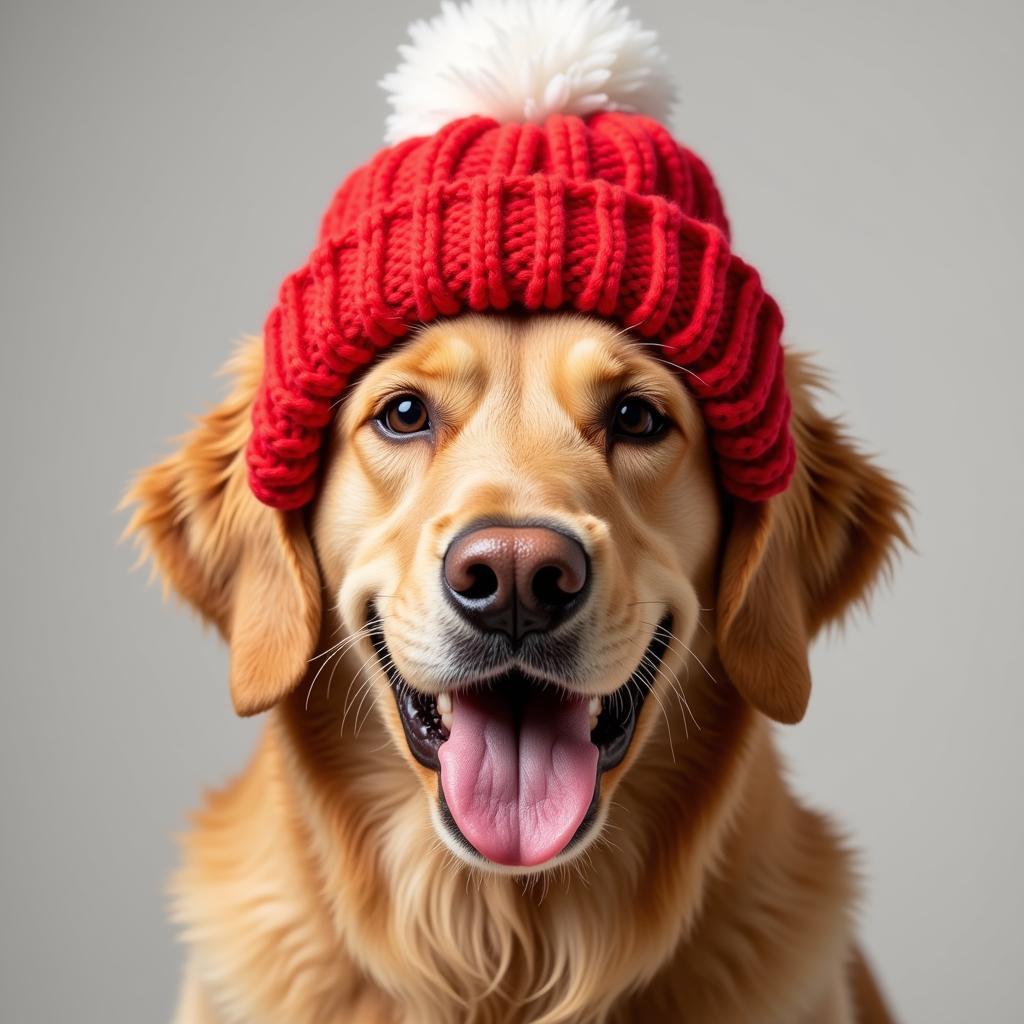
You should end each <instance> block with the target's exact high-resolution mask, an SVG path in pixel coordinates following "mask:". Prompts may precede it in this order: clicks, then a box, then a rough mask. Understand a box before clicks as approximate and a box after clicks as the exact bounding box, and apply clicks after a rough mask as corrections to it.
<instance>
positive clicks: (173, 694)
mask: <svg viewBox="0 0 1024 1024" xmlns="http://www.w3.org/2000/svg"><path fill="white" fill-rule="evenodd" d="M433 9H434V4H433V2H429V3H428V2H427V0H421V2H415V3H413V2H404V3H392V2H389V3H387V4H384V3H380V2H378V3H359V4H348V3H339V2H334V3H330V4H328V3H321V4H307V3H291V4H284V3H274V4H271V3H264V2H259V3H256V2H245V3H242V2H232V3H198V2H194V0H189V2H175V3H161V4H153V3H139V2H126V3H120V4H119V3H112V2H104V3H92V4H86V3H79V4H72V3H62V4H57V3H47V2H29V0H17V2H15V3H12V2H11V0H5V2H4V4H3V10H2V15H0V47H2V54H0V77H2V86H0V111H2V112H0V117H2V134H0V140H2V150H3V157H2V167H0V173H2V193H0V203H2V220H0V223H2V257H0V258H2V272H0V291H2V314H3V326H2V328H0V359H2V363H0V366H2V375H0V379H2V389H3V391H2V400H0V438H2V446H3V447H2V452H3V454H2V481H3V503H2V506H0V508H2V517H3V519H2V529H0V545H2V558H3V562H2V565H3V573H2V577H3V580H2V601H3V605H2V615H0V629H2V631H3V632H2V637H3V645H2V658H0V664H2V666H3V667H2V671H3V675H4V678H3V683H2V686H0V702H2V704H0V712H2V713H0V731H2V735H0V793H2V822H3V826H2V872H0V887H2V889H0V900H2V902H0V929H2V932H0V1000H2V1003H0V1015H2V1017H3V1019H4V1020H10V1021H12V1022H13V1021H17V1022H22V1021H63V1020H71V1019H74V1020H83V1021H104V1022H109V1021H118V1022H120V1021H124V1022H135V1021H159V1020H162V1019H165V1018H166V1017H167V1016H168V1014H169V1011H170V1008H171V1006H172V1003H173V999H174V995H175V989H176V985H177V979H178V970H179V961H180V952H179V950H178V949H177V948H176V947H175V945H174V938H173V933H172V930H171V929H170V927H169V926H168V925H167V924H166V923H165V919H164V912H163V907H162V903H163V895H162V887H163V884H164V880H165V877H166V876H167V874H168V872H169V870H170V868H171V866H172V864H173V861H174V846H173V839H172V836H173V833H174V832H175V831H176V830H178V829H179V828H180V827H181V826H182V825H183V823H184V821H185V815H186V813H187V809H188V808H190V807H192V806H194V805H195V804H196V803H197V800H198V796H199V793H200V790H201V787H202V786H203V785H206V784H214V783H217V782H218V781H220V780H223V779H224V778H225V777H226V776H227V775H228V774H230V773H231V772H233V771H235V770H237V769H238V768H239V767H240V766H241V765H242V763H243V760H244V758H245V756H246V753H247V751H248V750H249V749H250V748H251V746H252V743H253V740H254V737H255V735H256V730H257V729H258V728H259V722H258V721H247V722H243V721H239V720H236V719H235V717H234V716H233V714H232V712H231V710H230V707H229V703H228V696H227V687H226V683H225V655H224V652H223V651H222V650H221V648H220V647H219V645H218V643H217V642H216V639H215V637H214V636H213V635H212V634H210V633H204V632H203V631H202V630H201V629H200V627H199V625H198V623H197V621H196V620H195V619H194V617H192V616H191V615H189V614H187V613H185V612H183V611H181V610H179V609H176V608H174V607H173V606H170V607H164V606H163V605H162V602H161V599H160V592H159V589H158V588H155V587H154V588H150V589H149V590H147V589H146V588H145V586H144V584H145V579H144V576H143V575H142V574H136V575H134V576H132V575H129V571H128V570H129V566H130V564H131V562H132V560H133V556H132V553H131V552H130V550H128V549H126V548H124V547H118V546H117V543H116V539H117V535H118V532H119V530H120V528H121V526H123V517H120V518H119V517H117V516H115V514H114V506H115V504H116V502H117V500H118V497H119V494H120V492H121V490H122V488H123V486H124V485H125V483H126V481H127V480H128V478H129V475H130V474H131V473H132V471H133V470H135V469H136V468H138V467H141V466H143V465H145V464H147V463H148V462H150V461H152V460H153V459H155V458H156V457H157V456H159V455H160V454H162V453H163V452H165V451H166V450H167V448H166V443H165V442H166V439H167V438H169V437H171V436H173V435H175V434H177V433H179V432H180V431H181V430H182V429H183V428H184V427H185V426H186V425H187V414H190V413H195V412H199V411H201V410H202V409H203V408H204V407H206V406H207V405H208V404H210V403H212V402H214V401H215V400H216V399H217V398H218V396H219V394H220V393H221V387H222V385H221V384H219V383H218V382H216V381H215V380H214V379H213V376H212V375H213V373H214V371H215V370H216V369H217V368H218V367H219V366H220V364H221V363H222V362H223V360H224V359H225V357H226V356H227V354H228V352H229V350H230V347H231V343H232V339H233V338H234V337H236V336H238V335H239V334H240V333H242V332H245V331H258V330H259V329H260V327H261V324H262V320H263V317H264V315H265V314H266V311H267V310H268V308H269V307H270V305H271V304H272V302H273V299H274V296H275V292H276V288H277V285H278V283H279V281H280V279H281V278H282V276H283V275H284V274H285V273H286V272H287V271H289V270H290V269H292V268H294V267H295V266H297V265H298V264H300V263H301V262H302V261H303V260H304V258H305V255H306V253H307V251H308V249H309V247H310V244H311V242H312V239H313V235H314V230H315V227H316V224H317V220H318V218H319V215H320V213H321V210H322V208H323V207H324V205H325V204H326V202H327V199H328V197H329V196H330V194H331V191H332V189H333V188H334V186H335V185H336V184H337V183H338V182H339V181H340V180H341V178H342V176H343V175H344V174H345V172H346V171H347V170H348V169H350V168H351V167H353V166H354V165H355V164H356V163H357V162H359V161H361V160H362V159H365V158H366V157H367V156H368V155H370V154H371V153H372V152H373V151H374V150H375V149H376V148H377V147H378V145H379V141H380V137H381V132H382V126H383V120H384V115H385V104H384V101H383V98H382V96H381V94H380V92H379V91H378V90H377V88H376V87H375V84H374V83H375V81H376V80H377V78H378V77H379V76H380V75H381V74H383V73H384V72H386V71H387V70H389V69H390V67H391V66H392V65H393V64H394V62H395V46H396V44H397V43H398V42H399V41H400V40H401V39H402V38H403V34H404V26H405V24H406V22H407V20H408V19H409V17H410V16H412V15H413V14H420V15H422V14H430V13H433ZM633 9H634V11H635V12H636V13H637V14H639V15H640V16H641V17H642V18H643V19H644V21H645V22H646V23H647V24H648V25H649V26H651V27H654V28H657V29H658V30H659V31H660V32H661V34H662V38H663V42H664V44H665V45H666V47H667V48H668V49H669V51H670V52H671V54H672V55H673V57H674V59H675V62H676V64H677V80H678V84H679V87H680V91H681V94H682V97H683V102H682V104H681V106H680V108H679V111H678V114H677V117H676V121H675V127H676V129H677V131H678V133H679V135H680V137H681V138H683V139H685V140H686V141H687V142H688V143H689V144H690V145H692V146H693V147H694V148H696V149H697V150H698V151H699V152H701V153H703V154H704V155H705V156H706V157H707V158H708V159H709V161H710V163H711V165H712V167H713V168H714V169H715V172H716V174H717V176H718V180H719V183H720V185H721V187H722V189H723V191H724V194H725V197H726V201H727V204H728V207H729V211H730V214H731V217H732V221H733V225H734V228H735V236H736V244H737V248H738V249H739V251H740V252H741V253H742V254H744V255H746V256H749V257H750V258H751V259H752V260H754V261H756V263H757V265H758V266H759V267H760V268H761V269H762V270H763V272H764V275H765V277H766V279H767V282H768V284H769V286H770V288H771V289H772V291H773V292H774V294H776V295H777V296H778V297H779V298H780V299H781V301H782V304H783V307H784V309H785V310H786V311H787V317H788V335H789V340H790V342H791V343H792V344H794V345H796V346H800V347H804V348H808V349H812V350H815V351H817V352H819V353H820V358H821V362H822V363H823V364H824V365H825V366H826V367H827V368H828V369H829V370H830V371H831V372H832V375H833V377H834V381H835V387H836V394H837V397H836V398H835V399H834V400H833V401H832V403H831V405H832V408H834V409H835V410H843V411H845V412H846V413H847V414H848V419H849V422H850V424H851V426H852V427H853V429H854V431H855V433H856V434H857V435H858V436H860V437H861V438H863V439H864V440H865V442H866V443H867V445H868V446H869V447H870V448H871V449H873V450H875V451H877V452H879V453H880V455H881V458H882V460H883V462H884V463H885V464H886V465H887V466H889V467H891V468H892V469H894V470H895V471H896V472H897V473H898V475H899V476H900V477H901V478H902V479H903V480H904V481H905V482H906V483H907V485H908V486H909V487H910V489H911V491H912V493H913V496H914V500H915V503H916V506H917V514H916V521H915V540H916V545H917V548H918V553H917V554H916V555H914V556H910V557H907V558H906V559H905V560H904V562H903V564H902V566H901V568H900V569H899V571H898V573H897V575H896V578H895V581H894V584H893V586H892V587H891V588H887V589H883V590H882V592H881V593H880V594H879V596H878V599H877V600H876V601H875V604H874V606H873V610H872V611H871V613H870V615H860V616H858V617H857V618H856V619H855V621H854V622H853V623H852V624H851V626H850V627H849V628H848V629H847V630H846V631H845V633H844V634H841V635H837V636H835V637H831V638H826V639H823V641H822V642H821V643H820V644H819V645H818V647H817V649H816V651H815V655H814V667H815V669H816V690H815V694H814V698H813V700H812V704H811V710H810V713H809V715H808V717H807V719H806V720H805V722H804V723H803V724H802V725H801V726H800V727H799V728H798V729H796V730H792V731H787V732H785V734H784V736H783V744H784V746H785V749H786V750H787V752H788V754H789V760H790V763H791V766H792V777H793V779H794V782H795V784H796V786H797V787H798V789H799V790H800V791H801V792H803V793H805V794H806V795H807V796H808V797H810V798H811V799H812V800H813V801H814V802H815V803H817V804H818V805H820V806H822V807H825V808H828V809H830V810H831V811H833V812H834V813H835V814H836V816H837V817H838V819H839V820H840V821H841V822H842V823H843V825H844V826H845V827H846V828H847V829H848V831H849V833H850V834H851V836H852V837H854V839H855V841H856V843H857V845H858V846H859V847H860V848H861V849H862V850H863V851H864V855H863V869H864V873H865V876H866V878H867V881H868V887H869V895H868V898H867V900H866V902H865V903H864V906H863V909H862V913H861V920H862V930H863V934H864V937H865V941H866V945H867V947H868V948H869V950H870V953H871V955H872V957H873V959H874V960H875V962H876V964H877V965H878V968H879V971H880V974H881V976H882V978H883V979H884V982H885V983H886V986H887V988H888V989H889V992H890V994H891V996H892V999H893V1001H894V1003H895V1005H896V1006H897V1007H898V1009H899V1010H900V1011H901V1013H902V1014H903V1015H904V1017H905V1019H906V1020H908V1021H910V1020H920V1021H925V1020H927V1021H933V1022H934V1021H951V1022H953V1021H966V1020H977V1021H981V1020H985V1021H1011V1020H1020V1019H1022V1015H1024V991H1022V987H1024V985H1022V981H1021V973H1020V958H1021V953H1022V946H1024V943H1022V937H1021V925H1020V922H1021V919H1022V914H1024V901H1022V895H1021V894H1022V883H1021V879H1020V865H1021V858H1022V854H1024V848H1022V825H1021V782H1022V762H1024V758H1022V752H1021V742H1020V738H1019V735H1020V722H1021V718H1022V715H1024V685H1022V679H1021V673H1020V668H1019V664H1018V656H1017V653H1016V648H1017V646H1018V645H1019V638H1020V619H1021V611H1022V600H1021V597H1022V595H1021V557H1020V556H1021V521H1022V512H1024V509H1022V504H1024V501H1022V498H1024V480H1022V469H1021V461H1022V460H1021V456H1020V450H1021V442H1022V429H1021V420H1020V416H1019V413H1018V408H1019V401H1018V399H1019V394H1020V378H1021V371H1022V369H1024V364H1022V357H1021V344H1020V337H1021V331H1020V311H1021V285H1022V281H1021V277H1022V241H1021V239H1022V229H1024V224H1022V217H1021V213H1022V201H1021V185H1022V140H1021V100H1022V93H1024V90H1022V84H1024V83H1022V74H1021V50H1022V47H1024V31H1022V14H1021V11H1022V8H1021V6H1020V4H1019V3H1013V2H1005V3H999V2H987V3H973V4H966V3H963V4H951V3H948V2H942V0H930V2H928V0H920V2H911V0H900V2H887V3H881V2H865V3H857V4H848V3H844V4H827V3H814V2H797V0H791V2H785V3H739V2H721V0H716V2H714V3H711V2H703V3H701V2H697V0H693V2H687V3H678V2H677V0H662V2H660V3H658V2H655V0H635V2H634V3H633Z"/></svg>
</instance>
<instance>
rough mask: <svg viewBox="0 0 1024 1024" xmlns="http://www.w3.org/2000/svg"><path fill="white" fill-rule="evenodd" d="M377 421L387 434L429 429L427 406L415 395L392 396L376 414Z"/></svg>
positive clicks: (417, 432)
mask: <svg viewBox="0 0 1024 1024" xmlns="http://www.w3.org/2000/svg"><path fill="white" fill-rule="evenodd" d="M377 422H378V423H380V425H381V426H382V427H383V428H384V429H385V430H386V431H387V432H388V433H389V434H420V433H422V432H423V431H425V430H429V429H430V417H429V416H428V415H427V407H426V406H425V405H424V404H423V401H422V399H419V398H417V397H416V396H415V395H400V396H399V397H398V398H392V399H391V401H390V402H388V404H387V405H386V406H384V408H383V409H382V410H381V411H380V413H379V414H378V416H377Z"/></svg>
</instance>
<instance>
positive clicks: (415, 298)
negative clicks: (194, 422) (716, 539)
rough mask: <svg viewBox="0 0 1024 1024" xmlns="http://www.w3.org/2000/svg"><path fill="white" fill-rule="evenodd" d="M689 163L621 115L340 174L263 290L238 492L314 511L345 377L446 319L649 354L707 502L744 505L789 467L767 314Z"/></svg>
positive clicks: (423, 147) (451, 129)
mask: <svg viewBox="0 0 1024 1024" xmlns="http://www.w3.org/2000/svg"><path fill="white" fill-rule="evenodd" d="M728 230H729V229H728V223H727V221H726V218H725V212H724V210H723V207H722V203H721V199H720V198H719V195H718V191H717V189H716V188H715V185H714V182H713V180H712V178H711V175H710V174H709V172H708V170H707V168H706V167H705V166H704V164H703V163H702V162H701V161H700V160H699V159H698V158H697V157H696V156H694V154H692V153H691V152H689V151H688V150H687V149H685V148H684V147H681V146H680V145H679V144H678V143H676V142H675V140H674V139H673V138H672V137H671V135H670V134H669V133H668V132H667V131H666V129H665V128H663V127H662V126H661V125H660V124H658V123H657V122H655V121H652V120H651V119H650V118H646V117H643V116H640V115H636V114H622V113H600V114H595V115H593V116H592V117H590V118H587V119H586V120H581V119H580V118H577V117H569V116H562V115H556V116H552V117H550V118H549V119H548V120H547V121H546V122H545V123H544V124H543V125H541V126H537V125H530V124H505V125H499V124H497V123H496V122H495V121H493V120H491V119H490V118H483V117H469V118H464V119H460V120H457V121H453V122H452V123H450V124H449V125H447V126H446V127H445V128H443V129H441V130H440V131H439V132H437V133H436V134H435V135H432V136H429V137H426V138H416V139H409V140H407V141H405V142H401V143H399V144H398V145H396V146H394V147H392V148H390V149H386V150H384V151H383V152H381V153H379V154H378V155H377V156H376V157H375V158H374V159H373V160H372V161H371V162H370V163H368V164H366V165H365V166H363V167H361V168H359V169H358V170H357V171H355V172H354V173H353V174H352V175H351V176H350V177H349V178H348V179H347V180H346V181H345V182H344V184H343V185H342V186H341V188H340V189H339V190H338V192H337V194H336V195H335V197H334V199H333V201H332V203H331V205H330V207H329V208H328V210H327V213H326V214H325V216H324V219H323V222H322V224H321V230H320V238H319V242H318V245H317V247H316V249H315V250H314V251H313V254H312V255H311V256H310V259H309V262H308V263H307V264H306V265H305V266H304V267H302V268H301V269H300V270H298V271H296V272H295V273H294V274H292V275H291V276H289V277H288V278H287V279H286V280H285V281H284V283H283V284H282V286H281V291H280V296H279V301H278V305H277V306H276V308H275V309H274V310H273V311H272V312H271V314H270V316H269V318H268V319H267V323H266V328H265V344H266V363H265V369H264V375H263V381H262V385H261V387H260V391H259V394H258V396H257V400H256V403H255V406H254V411H253V433H252V437H251V439H250V442H249V448H248V452H247V457H248V463H249V480H250V484H251V486H252V489H253V491H254V493H255V494H256V496H257V497H258V498H259V499H260V500H261V501H263V502H265V503H267V504H268V505H272V506H274V507H275V508H280V509H293V508H300V507H301V506H303V505H305V504H306V503H308V502H309V501H310V500H312V498H313V497H314V495H315V493H316V488H317V471H318V467H319V462H320V450H321V446H322V441H323V433H324V430H325V428H326V427H327V425H328V424H329V422H330V420H331V417H332V414H333V409H334V407H335V405H336V403H337V400H338V398H339V397H340V396H341V394H342V393H343V391H344V389H345V386H346V385H347V383H348V382H349V380H350V378H351V376H352V374H353V372H355V371H356V370H357V369H359V368H360V367H362V366H364V365H365V364H366V363H368V362H369V361H370V360H371V359H373V358H374V357H375V356H376V355H377V354H378V353H380V352H382V351H383V350H385V349H387V347H388V345H390V344H391V342H392V341H393V340H394V339H395V338H398V337H401V336H402V335H404V334H407V333H408V332H409V331H410V330H412V329H414V328H415V327H416V326H417V325H419V324H423V323H429V322H430V321H432V320H435V319H436V318H438V317H440V316H450V315H454V314H456V313H459V312H462V311H465V310H502V309H508V308H510V307H516V308H519V309H525V310H555V309H562V308H567V309H576V310H579V311H581V312H585V313H591V314H594V315H596V316H599V317H603V318H606V319H608V320H611V321H613V322H615V323H616V324H618V325H620V326H622V327H624V328H629V329H630V330H631V331H633V332H634V333H636V334H637V335H641V336H644V337H646V338H653V339H655V340H657V341H658V342H659V343H660V344H661V345H662V347H663V350H664V352H663V354H664V358H666V359H667V360H669V361H671V362H672V363H674V364H676V365H678V366H679V367H680V368H681V369H682V370H683V371H685V372H684V373H683V377H682V379H683V381H684V383H685V384H686V386H687V387H688V388H689V389H690V390H691V392H692V393H693V394H694V396H695V397H696V398H697V400H698V402H699V403H700V405H701V408H702V411H703V414H704V418H705V421H706V423H707V426H708V435H709V438H710V442H711V445H712V448H713V450H714V451H715V453H716V456H717V464H718V469H719V476H720V480H721V484H722V486H723V487H724V488H725V489H726V490H727V491H729V492H730V493H732V494H734V495H736V496H738V497H741V498H745V499H748V500H751V501H759V500H763V499H766V498H768V497H770V496H771V495H773V494H776V493H778V492H779V491H781V490H783V489H784V488H785V486H786V484H787V483H788V481H789V478H790V476H791V475H792V472H793V466H794V461H795V453H794V448H793V442H792V440H791V438H790V435H789V431H788V421H789V414H790V401H789V396H788V394H787V392H786V385H785V380H784V377H783V364H782V349H781V345H780V340H779V338H780V334H781V331H782V316H781V314H780V313H779V309H778V307H777V306H776V304H775V302H774V301H773V300H772V299H771V297H770V296H768V295H766V294H765V292H764V290H763V289H762V287H761V282H760V279H759V277H758V275H757V272H756V271H755V270H754V269H753V268H752V267H750V266H748V265H747V264H746V263H744V262H743V261H742V260H740V259H739V258H738V257H736V256H734V255H733V254H732V253H731V251H730V248H729V240H728Z"/></svg>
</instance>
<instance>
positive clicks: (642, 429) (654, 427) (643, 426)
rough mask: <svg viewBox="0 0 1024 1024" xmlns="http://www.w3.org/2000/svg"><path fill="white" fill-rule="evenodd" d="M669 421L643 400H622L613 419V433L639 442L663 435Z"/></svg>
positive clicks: (616, 407)
mask: <svg viewBox="0 0 1024 1024" xmlns="http://www.w3.org/2000/svg"><path fill="white" fill-rule="evenodd" d="M667 424H668V420H666V419H665V417H664V416H662V414H661V413H660V412H658V410H657V409H655V408H654V406H653V405H651V403H650V402H648V401H646V400H645V399H643V398H620V399H619V401H618V403H617V404H616V406H615V415H614V417H613V419H612V433H613V434H614V435H615V436H616V437H619V438H625V439H627V440H639V439H644V438H648V437H656V436H657V435H658V434H660V433H662V432H663V431H664V429H665V427H666V426H667Z"/></svg>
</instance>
